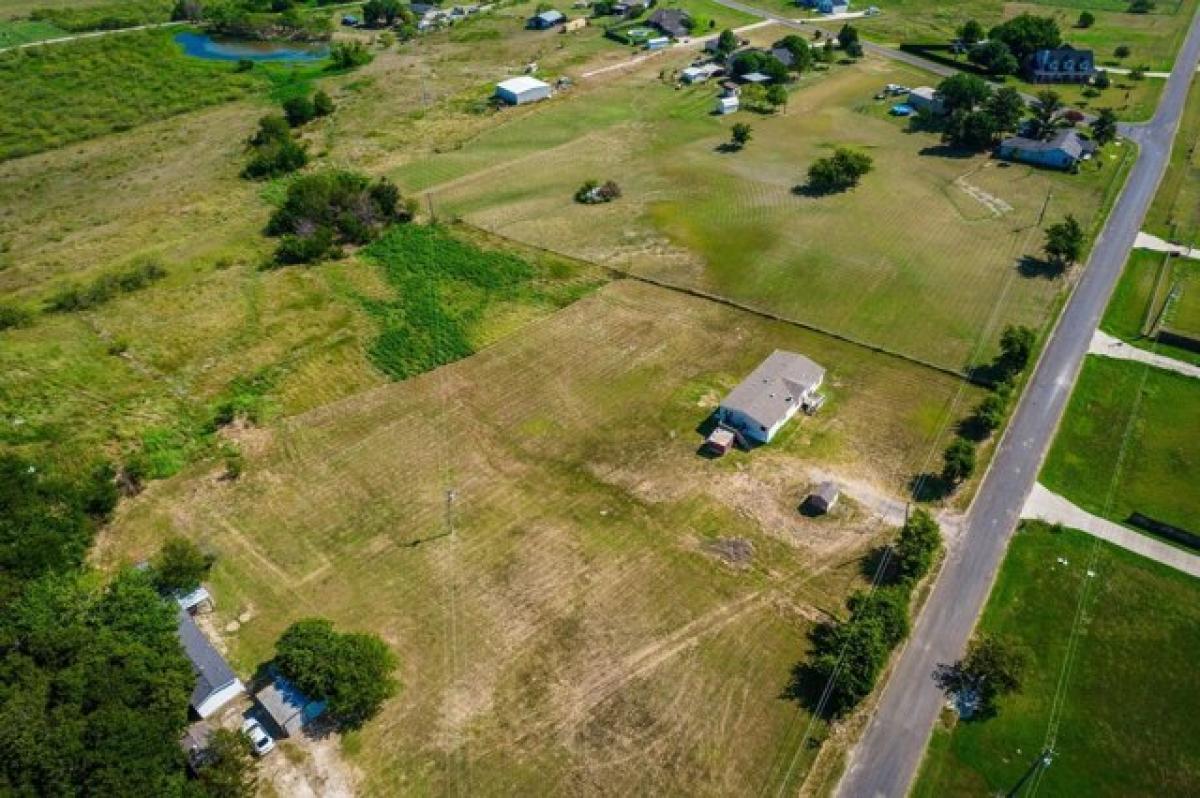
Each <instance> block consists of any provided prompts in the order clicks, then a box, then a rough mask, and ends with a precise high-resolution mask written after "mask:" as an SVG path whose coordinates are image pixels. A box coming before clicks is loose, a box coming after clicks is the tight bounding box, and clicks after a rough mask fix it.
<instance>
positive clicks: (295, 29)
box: [171, 0, 333, 40]
mask: <svg viewBox="0 0 1200 798" xmlns="http://www.w3.org/2000/svg"><path fill="white" fill-rule="evenodd" d="M303 7H304V4H303V3H301V2H298V0H176V3H175V6H174V8H173V10H172V12H171V18H172V19H175V20H179V21H187V22H203V23H204V24H205V25H206V26H207V27H208V28H209V29H210V30H212V31H214V32H216V33H220V34H223V35H226V36H233V37H237V38H245V39H267V38H289V39H312V40H316V39H327V38H329V35H330V33H331V32H332V30H333V25H332V22H331V20H330V19H329V17H328V15H325V14H306V13H305V12H304V10H303Z"/></svg>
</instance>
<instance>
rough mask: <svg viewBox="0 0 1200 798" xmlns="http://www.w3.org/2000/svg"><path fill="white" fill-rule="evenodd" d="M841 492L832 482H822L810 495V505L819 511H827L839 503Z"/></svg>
mask: <svg viewBox="0 0 1200 798" xmlns="http://www.w3.org/2000/svg"><path fill="white" fill-rule="evenodd" d="M840 495H841V492H840V491H838V487H837V485H835V484H833V483H832V482H822V483H821V484H820V485H818V486H817V489H816V490H814V491H813V492H812V493H810V494H809V495H808V506H809V507H811V508H812V509H813V510H815V511H816V512H818V513H827V512H829V511H830V510H832V509H833V508H834V506H835V505H836V504H837V501H838V497H839V496H840Z"/></svg>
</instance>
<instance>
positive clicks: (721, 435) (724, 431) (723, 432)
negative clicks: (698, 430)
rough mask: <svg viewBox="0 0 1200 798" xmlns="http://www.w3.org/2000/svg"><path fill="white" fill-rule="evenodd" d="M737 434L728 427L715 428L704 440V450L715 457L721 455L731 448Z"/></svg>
mask: <svg viewBox="0 0 1200 798" xmlns="http://www.w3.org/2000/svg"><path fill="white" fill-rule="evenodd" d="M736 442H737V434H736V433H735V432H734V431H733V430H731V429H729V428H728V427H717V428H716V429H714V430H713V431H712V432H710V433H709V434H708V437H707V438H706V439H705V440H704V448H706V449H708V451H710V452H712V453H713V454H715V455H722V454H725V453H726V452H728V451H729V450H730V449H732V448H733V445H734V444H735V443H736Z"/></svg>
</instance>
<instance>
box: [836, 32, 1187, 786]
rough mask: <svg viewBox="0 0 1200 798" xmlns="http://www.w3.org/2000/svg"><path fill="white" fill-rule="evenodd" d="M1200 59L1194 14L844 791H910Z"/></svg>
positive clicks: (1134, 130)
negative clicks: (949, 667) (955, 665)
mask: <svg viewBox="0 0 1200 798" xmlns="http://www.w3.org/2000/svg"><path fill="white" fill-rule="evenodd" d="M1198 62H1200V22H1198V21H1197V20H1195V19H1194V20H1193V21H1192V26H1191V29H1190V30H1189V31H1188V35H1187V40H1186V41H1185V42H1184V45H1183V48H1182V50H1181V51H1180V53H1179V56H1178V58H1177V59H1176V62H1175V68H1174V70H1173V71H1172V72H1171V77H1170V78H1169V79H1168V81H1167V85H1166V89H1165V91H1164V92H1163V96H1162V99H1161V101H1160V102H1159V106H1158V110H1157V112H1156V113H1155V115H1154V118H1153V119H1152V120H1151V121H1150V122H1148V123H1146V124H1145V125H1139V126H1134V127H1131V128H1129V129H1128V130H1129V133H1130V134H1131V135H1132V136H1133V137H1134V138H1135V139H1136V140H1137V141H1138V144H1139V146H1140V153H1139V156H1138V159H1137V162H1136V163H1135V164H1134V166H1133V170H1132V172H1131V173H1130V175H1129V179H1128V182H1127V183H1126V184H1125V188H1124V190H1123V191H1122V192H1121V195H1120V197H1119V198H1118V200H1117V204H1116V207H1115V208H1114V209H1113V212H1112V214H1111V215H1110V216H1109V219H1108V222H1107V224H1106V225H1105V227H1104V230H1103V231H1102V232H1101V234H1100V237H1099V238H1098V239H1097V241H1096V244H1095V246H1094V247H1093V249H1092V254H1091V258H1090V259H1089V260H1088V263H1087V268H1086V269H1085V271H1084V273H1083V277H1082V279H1081V280H1080V282H1079V285H1078V286H1077V287H1076V289H1075V291H1074V293H1073V294H1072V295H1071V298H1070V300H1069V302H1068V304H1067V307H1066V310H1065V311H1064V312H1063V314H1062V316H1061V317H1060V318H1059V321H1058V325H1057V327H1056V328H1055V330H1054V332H1053V334H1052V335H1051V338H1050V341H1049V343H1048V344H1047V345H1046V348H1045V350H1044V351H1043V353H1042V356H1041V359H1040V360H1039V362H1038V365H1037V368H1036V370H1035V372H1034V375H1033V378H1032V379H1031V381H1030V383H1029V386H1028V388H1026V390H1025V393H1024V396H1023V397H1022V398H1021V401H1020V404H1019V405H1018V407H1017V412H1016V414H1015V415H1014V417H1013V420H1012V423H1011V424H1010V425H1009V428H1008V431H1007V432H1006V433H1005V435H1004V439H1003V441H1002V442H1001V445H1000V449H999V451H998V452H997V454H996V457H995V460H994V461H993V462H992V466H991V468H990V470H989V471H988V473H987V475H986V476H985V477H984V480H983V484H982V485H981V486H980V488H979V493H978V495H977V496H976V497H975V501H974V503H973V504H972V506H971V510H970V513H969V515H968V518H967V521H966V524H965V528H964V532H963V536H962V538H961V539H960V540H959V542H958V544H957V545H956V547H955V549H954V551H953V552H952V554H951V555H950V557H949V558H948V560H947V562H946V565H945V567H944V569H943V570H942V573H941V575H940V576H939V578H938V581H937V584H936V585H935V587H934V590H933V593H932V595H931V596H930V598H929V602H928V603H927V604H926V606H925V609H924V611H923V612H922V613H921V616H920V618H919V619H918V620H917V623H916V625H915V628H914V629H913V634H912V637H911V639H910V640H909V643H908V645H907V646H906V647H905V649H904V650H903V651H902V652H901V654H900V657H899V659H898V661H897V663H896V667H895V669H894V671H893V672H892V676H891V678H890V679H889V680H888V684H887V686H886V687H885V688H884V692H883V695H882V697H881V699H880V702H879V706H878V707H877V708H876V710H875V715H874V717H873V719H872V720H871V723H870V725H869V726H868V727H867V731H866V734H865V735H864V736H863V738H862V740H861V741H860V742H859V745H858V746H857V748H856V749H855V751H854V752H853V754H852V758H851V762H850V766H849V768H848V769H847V772H846V775H845V776H844V777H843V778H842V782H841V784H840V785H839V788H838V795H839V796H841V798H876V796H886V797H887V798H900V796H903V795H905V793H906V792H907V791H908V789H909V786H910V784H911V782H912V780H913V777H914V775H915V774H916V771H917V768H918V766H919V765H920V763H921V757H922V755H923V753H924V751H925V745H926V742H927V741H928V739H929V735H930V732H931V731H932V729H933V725H934V722H935V721H936V720H937V716H938V713H939V711H940V710H941V707H942V704H943V702H944V697H943V695H942V693H941V692H940V691H939V690H938V689H937V687H936V686H935V685H934V683H933V679H932V675H933V672H934V669H935V668H936V667H937V665H938V664H939V663H949V662H953V661H955V660H957V659H958V658H959V657H960V656H961V655H962V652H963V651H964V649H965V648H966V644H967V640H968V638H969V637H970V635H971V632H972V630H973V629H974V627H975V621H976V618H978V616H979V613H980V611H981V610H982V608H983V604H984V602H985V601H986V600H987V596H988V592H989V591H990V590H991V586H992V582H993V581H994V579H995V576H996V571H997V570H998V569H999V567H1000V562H1001V560H1002V559H1003V558H1004V552H1005V549H1006V548H1007V546H1008V541H1009V539H1010V538H1011V536H1012V533H1013V530H1014V528H1015V526H1016V523H1017V518H1018V516H1019V514H1020V511H1021V507H1022V505H1023V504H1024V503H1025V498H1026V496H1028V495H1029V492H1030V490H1031V489H1032V488H1033V484H1034V481H1035V479H1036V478H1037V473H1038V470H1039V469H1040V468H1041V464H1042V461H1043V459H1044V458H1045V454H1046V451H1047V450H1048V448H1049V446H1050V442H1051V440H1052V439H1053V437H1054V433H1055V431H1056V429H1057V427H1058V423H1059V420H1060V419H1061V417H1062V414H1063V410H1064V408H1065V406H1066V402H1067V398H1068V397H1069V395H1070V392H1071V388H1072V386H1073V385H1074V384H1075V379H1076V377H1077V376H1078V374H1079V369H1080V368H1081V366H1082V364H1083V358H1084V355H1085V354H1086V353H1087V350H1088V344H1089V343H1090V342H1091V339H1092V333H1093V332H1094V331H1095V330H1096V327H1097V325H1098V324H1099V322H1100V317H1101V314H1102V313H1103V312H1104V308H1105V306H1106V305H1107V304H1108V300H1109V297H1110V296H1111V295H1112V292H1113V288H1114V287H1115V285H1116V283H1117V279H1118V278H1119V277H1120V274H1121V268H1122V266H1123V265H1124V263H1125V259H1126V256H1127V255H1128V254H1129V250H1130V248H1131V247H1132V246H1133V242H1134V239H1135V238H1136V236H1137V232H1138V229H1139V228H1140V227H1141V224H1142V220H1143V218H1144V217H1145V214H1146V210H1147V208H1149V206H1150V201H1151V199H1153V197H1154V192H1155V190H1156V189H1157V188H1158V183H1159V180H1160V179H1161V178H1162V175H1163V172H1164V171H1165V169H1166V166H1167V162H1168V160H1169V159H1170V155H1171V144H1172V142H1173V140H1174V138H1175V132H1176V130H1177V129H1178V127H1179V118H1180V115H1181V113H1182V111H1183V105H1184V101H1185V100H1186V99H1187V93H1188V87H1189V86H1190V84H1191V80H1192V76H1193V75H1194V74H1195V72H1196V66H1197V63H1198Z"/></svg>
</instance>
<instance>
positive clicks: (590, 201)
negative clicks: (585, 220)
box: [575, 180, 621, 205]
mask: <svg viewBox="0 0 1200 798" xmlns="http://www.w3.org/2000/svg"><path fill="white" fill-rule="evenodd" d="M620 196H621V187H620V186H618V185H617V184H616V183H614V182H613V181H612V180H606V181H604V182H603V183H601V182H600V181H599V180H588V181H587V182H585V183H584V184H583V185H582V186H580V187H579V189H578V190H577V191H576V192H575V201H576V202H579V203H582V204H584V205H599V204H601V203H605V202H612V201H613V200H615V199H619V198H620Z"/></svg>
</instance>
